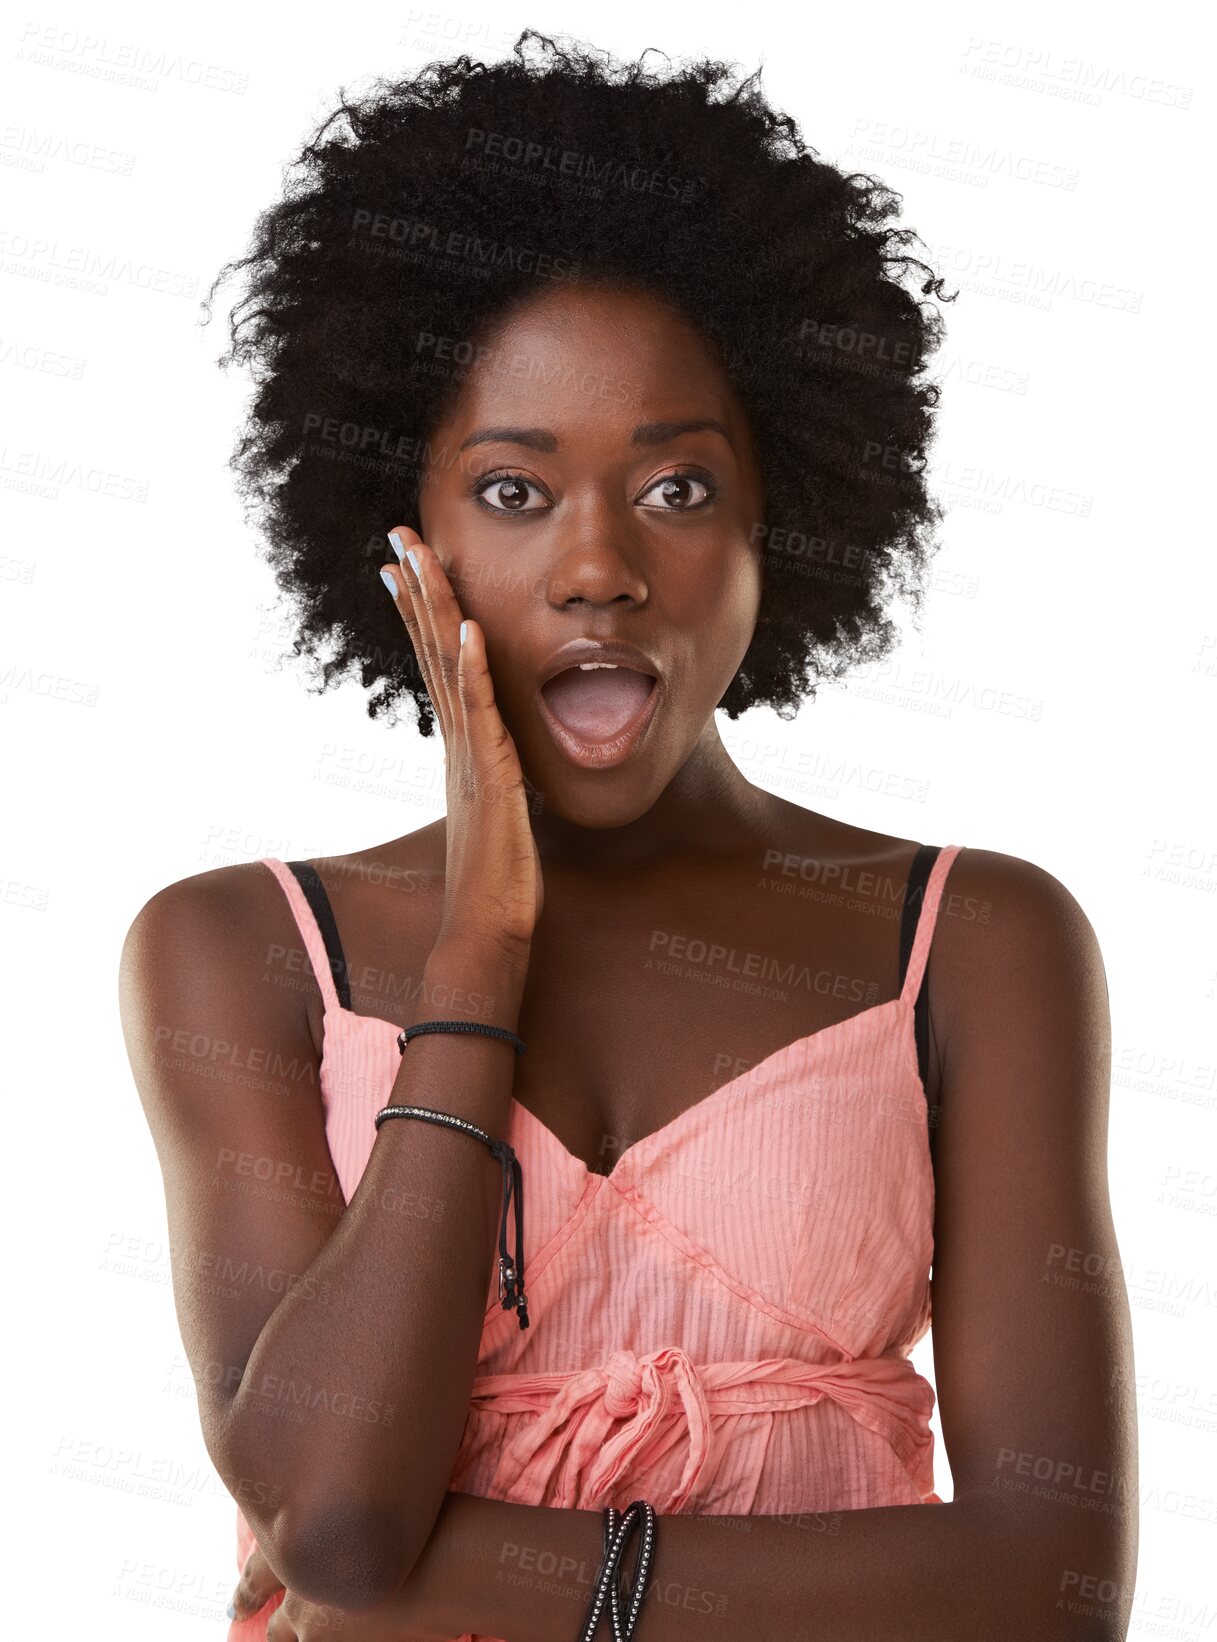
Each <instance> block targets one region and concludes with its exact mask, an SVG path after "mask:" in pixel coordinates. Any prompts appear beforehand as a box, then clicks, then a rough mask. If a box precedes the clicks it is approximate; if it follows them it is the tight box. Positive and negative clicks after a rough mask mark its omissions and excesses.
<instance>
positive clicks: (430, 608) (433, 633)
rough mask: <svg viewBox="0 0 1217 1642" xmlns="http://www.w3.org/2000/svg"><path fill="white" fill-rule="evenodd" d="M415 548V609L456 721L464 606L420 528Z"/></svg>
mask: <svg viewBox="0 0 1217 1642" xmlns="http://www.w3.org/2000/svg"><path fill="white" fill-rule="evenodd" d="M412 551H413V553H414V556H415V558H416V559H417V560H418V576H417V578H416V584H417V587H416V591H415V610H416V611H417V613H418V618H419V622H420V624H421V625H422V627H423V630H424V632H425V633H426V635H427V644H428V650H427V659H428V661H429V663H430V665H431V672H432V676H433V677H434V679H435V681H436V683H437V684H438V685H439V688H440V689H441V690H442V691H443V693H444V711H445V712H446V713H447V714H448V723H449V724H452V723H453V722H454V721H455V719H456V716H457V712H458V703H457V692H456V654H457V650H458V648H459V639H458V637H457V629H458V628H459V626H460V623H461V611H460V606H459V605H458V604H457V602H456V595H455V594H454V593H453V591H452V586H451V584H450V582H449V581H448V578H447V576H446V575H445V574H444V567H443V565H441V564H440V562H439V557H438V555H437V554H436V552H435V550H434V548H431V547H428V546H427V544H426V542H424V541H423V540H422V538H421V537H420V536H418V535H417V532H416V533H415V540H414V543H413V544H412ZM407 574H409V572H408V571H407Z"/></svg>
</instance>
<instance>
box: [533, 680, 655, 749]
mask: <svg viewBox="0 0 1217 1642" xmlns="http://www.w3.org/2000/svg"><path fill="white" fill-rule="evenodd" d="M655 682H656V681H655V679H654V678H652V677H651V675H650V674H649V673H639V672H636V671H635V670H634V668H632V667H624V666H621V665H616V666H614V665H613V664H611V663H609V662H602V661H594V662H590V663H589V662H584V663H583V664H582V665H581V666H578V667H568V668H566V669H565V671H564V672H561V673H556V674H555V675H554V677H553V678H551V679H550V680H549V681H548V682H547V683H546V684H544V685H543V686H542V689H541V694H542V695H543V696H544V698H545V705H546V706H547V707H548V708H549V710H550V712H551V713H552V714H553V716H554V717H555V718H556V719H557V721H558V723H559V724H560V725H561V726H562V727H563V729H565V730H569V731H570V733H571V734H572V735H573V736H577V737H578V738H579V740H580V741H588V742H591V743H592V744H593V745H596V744H599V743H600V742H605V741H612V740H613V739H614V737H616V736H619V735H621V734H623V733H624V731H626V730H628V729H629V728H630V726H631V725H632V724H633V723H634V721H635V720H636V719H638V718H639V717H640V716H641V714H642V712H643V709H644V708H645V707H646V705H647V702H648V701H649V700H650V698H651V695H652V693H653V692H654V689H655Z"/></svg>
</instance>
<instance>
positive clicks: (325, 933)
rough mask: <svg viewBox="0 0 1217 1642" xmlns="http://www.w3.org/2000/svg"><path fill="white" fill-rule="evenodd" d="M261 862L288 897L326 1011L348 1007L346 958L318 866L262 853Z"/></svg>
mask: <svg viewBox="0 0 1217 1642" xmlns="http://www.w3.org/2000/svg"><path fill="white" fill-rule="evenodd" d="M258 864H259V866H263V867H268V868H269V869H270V871H271V872H273V873H274V875H275V877H276V878H277V879H278V880H279V883H280V886H281V887H282V890H283V893H284V895H286V896H287V901H288V905H289V906H290V907H291V909H292V914H293V916H294V917H295V920H296V926H297V928H298V929H299V931H300V935H301V938H302V939H303V941H304V948H305V951H306V952H307V953H308V956H309V962H310V963H311V964H312V966H313V974H314V975H315V976H316V977H317V985H318V987H319V988H320V989H321V998H322V1002H323V1003H324V1005H325V1013H326V1014H327V1015H328V1014H329V1012H330V1010H331V1009H349V1008H350V1007H351V988H350V981H349V979H348V977H347V966H346V958H345V956H344V954H343V951H342V943H341V942H340V940H339V938H338V926H337V925H336V924H335V922H334V913H333V909H332V908H331V906H330V902H329V897H328V896H327V895H326V893H325V886H324V885H323V884H322V882H321V879H320V878H319V877H318V876H317V872H316V869H315V868H314V867H312V866H310V865H309V863H308V862H307V861H280V860H279V859H278V857H277V856H274V855H262V856H259V857H258ZM335 980H336V981H337V984H335Z"/></svg>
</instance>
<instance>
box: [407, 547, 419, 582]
mask: <svg viewBox="0 0 1217 1642" xmlns="http://www.w3.org/2000/svg"><path fill="white" fill-rule="evenodd" d="M406 557H407V559H409V561H410V569H411V570H412V571H413V572H414V574H415V575H416V576H417V575H418V560H417V559H416V558H415V557H414V549H413V548H412V547H408V548H407V549H406Z"/></svg>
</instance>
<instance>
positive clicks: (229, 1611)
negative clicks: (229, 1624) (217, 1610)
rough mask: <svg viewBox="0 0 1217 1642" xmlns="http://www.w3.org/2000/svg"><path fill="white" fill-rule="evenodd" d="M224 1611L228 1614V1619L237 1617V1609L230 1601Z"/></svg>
mask: <svg viewBox="0 0 1217 1642" xmlns="http://www.w3.org/2000/svg"><path fill="white" fill-rule="evenodd" d="M224 1612H225V1613H226V1614H227V1615H228V1617H229V1619H235V1618H236V1617H237V1610H236V1609H235V1608H234V1607H233V1605H232V1603H231V1602H230V1603H229V1604H228V1606H227V1607H226V1608H225V1609H224Z"/></svg>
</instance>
